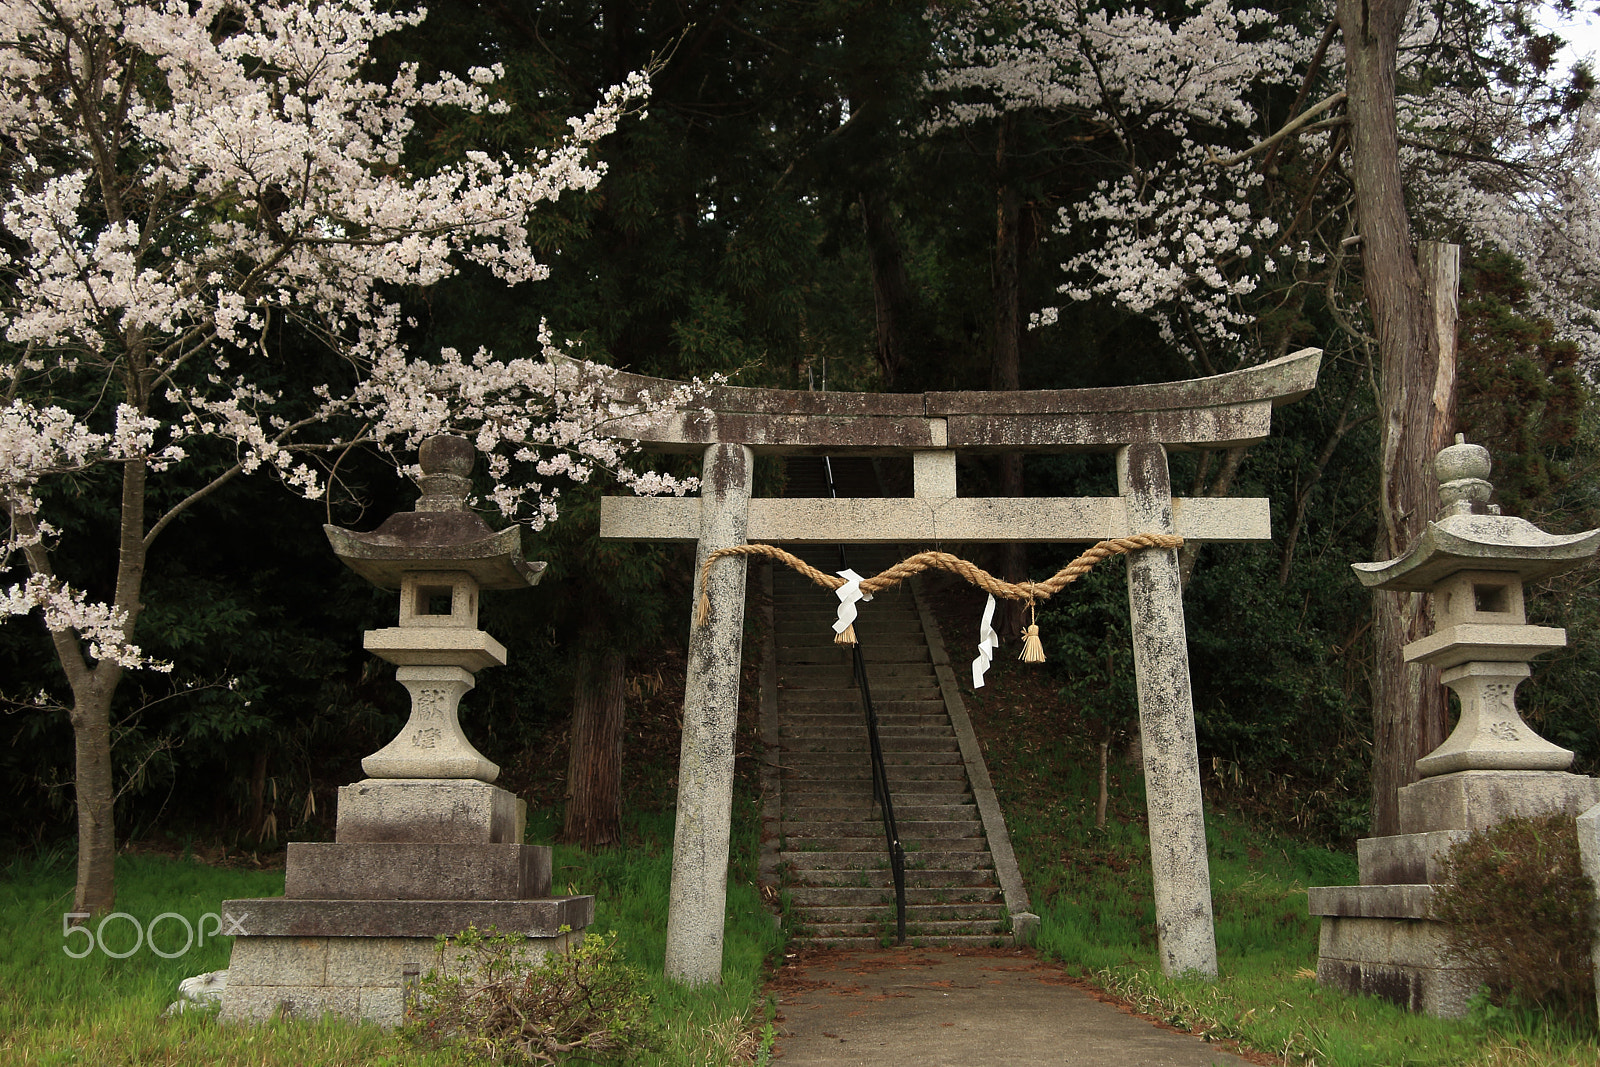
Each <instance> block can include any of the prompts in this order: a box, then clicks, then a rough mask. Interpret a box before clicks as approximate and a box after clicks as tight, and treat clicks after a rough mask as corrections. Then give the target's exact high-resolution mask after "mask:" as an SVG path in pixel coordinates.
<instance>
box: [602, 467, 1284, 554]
mask: <svg viewBox="0 0 1600 1067" xmlns="http://www.w3.org/2000/svg"><path fill="white" fill-rule="evenodd" d="M919 454H920V453H919ZM699 504H700V502H699V501H698V500H695V499H693V498H688V499H682V500H679V499H674V498H668V497H627V496H608V497H603V498H602V499H601V501H600V536H601V538H603V539H609V540H625V541H685V542H686V541H696V540H698V539H699V537H700V532H699V531H700V525H699V524H700V508H699ZM1172 523H1173V532H1175V533H1177V534H1180V535H1182V536H1183V537H1184V538H1186V539H1188V540H1191V541H1215V542H1219V543H1229V542H1246V541H1268V540H1271V538H1272V529H1271V508H1270V502H1269V501H1267V500H1266V499H1265V498H1261V497H1227V498H1225V499H1214V498H1211V497H1187V498H1181V499H1178V500H1174V501H1172ZM747 529H748V532H747V537H748V539H749V540H751V541H767V542H773V543H778V544H836V543H837V544H873V543H882V542H892V543H895V544H907V543H909V544H915V543H921V542H942V543H945V544H951V543H961V542H975V543H976V542H1015V541H1029V542H1039V543H1047V544H1055V543H1059V542H1062V541H1102V540H1105V539H1106V538H1111V537H1127V536H1128V535H1130V534H1135V533H1147V532H1149V531H1148V529H1146V528H1144V527H1140V526H1138V525H1137V524H1136V523H1134V522H1133V520H1132V519H1131V518H1130V517H1129V515H1128V509H1127V505H1126V504H1125V503H1124V501H1123V500H1122V499H1121V498H1120V497H1114V496H1113V497H1062V498H1057V497H958V498H957V497H928V498H923V497H913V498H905V497H899V498H893V497H891V498H880V499H859V498H853V499H840V500H804V499H788V498H783V499H779V498H764V497H763V498H758V499H755V500H751V501H750V505H749V520H748V528H747Z"/></svg>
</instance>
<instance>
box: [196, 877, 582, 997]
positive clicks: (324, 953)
mask: <svg viewBox="0 0 1600 1067" xmlns="http://www.w3.org/2000/svg"><path fill="white" fill-rule="evenodd" d="M248 903H254V902H248ZM463 925H464V924H463ZM582 939H583V934H582V933H581V932H572V933H556V934H552V935H550V936H546V937H530V938H529V939H528V940H527V941H526V942H525V943H524V948H523V954H524V956H525V957H526V958H527V959H528V960H529V961H530V962H535V961H537V960H538V959H540V958H541V957H543V956H544V955H545V954H546V953H548V952H561V951H565V950H566V949H567V948H568V947H569V946H572V945H575V944H577V943H579V942H580V941H581V940H582ZM446 952H447V953H449V954H450V955H451V956H452V957H454V956H456V955H458V954H459V950H456V949H453V948H447V949H446ZM438 964H439V957H438V949H437V945H436V942H435V941H434V939H433V938H432V937H259V936H250V937H239V938H236V939H235V940H234V943H233V958H232V959H231V961H230V962H229V964H228V987H227V989H226V990H225V991H224V992H223V995H222V1014H221V1018H222V1019H223V1020H225V1021H229V1022H260V1021H263V1020H266V1019H271V1018H274V1017H277V1016H280V1015H295V1016H308V1017H316V1016H320V1015H324V1014H332V1015H337V1016H341V1017H343V1018H347V1019H351V1020H358V1019H365V1020H369V1021H371V1022H375V1023H377V1024H378V1025H380V1026H397V1025H399V1024H400V1023H401V1022H403V1021H404V1020H405V1013H406V1008H407V1006H408V1004H410V1003H412V1002H414V998H415V996H416V992H417V987H418V982H419V981H420V979H421V976H422V975H425V974H427V973H428V972H429V971H430V970H433V969H435V968H436V967H437V966H438Z"/></svg>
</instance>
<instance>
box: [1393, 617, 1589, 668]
mask: <svg viewBox="0 0 1600 1067" xmlns="http://www.w3.org/2000/svg"><path fill="white" fill-rule="evenodd" d="M1566 644H1567V631H1565V630H1563V629H1561V628H1560V627H1559V626H1528V625H1526V624H1520V623H1511V624H1505V625H1485V624H1483V623H1461V624H1459V625H1456V626H1445V627H1441V628H1440V629H1437V630H1435V631H1434V632H1433V633H1431V634H1429V635H1428V636H1427V637H1424V638H1421V639H1419V640H1416V641H1413V642H1411V643H1410V644H1409V645H1406V646H1405V648H1404V649H1403V650H1402V651H1403V652H1404V654H1405V658H1406V662H1407V663H1416V662H1420V663H1426V664H1428V665H1429V666H1433V667H1438V668H1439V669H1440V670H1447V669H1449V668H1451V667H1457V666H1460V665H1461V664H1463V663H1473V662H1487V663H1527V662H1528V661H1529V660H1530V659H1533V657H1535V656H1538V655H1542V654H1544V653H1546V652H1549V651H1550V650H1551V649H1556V648H1565V647H1566Z"/></svg>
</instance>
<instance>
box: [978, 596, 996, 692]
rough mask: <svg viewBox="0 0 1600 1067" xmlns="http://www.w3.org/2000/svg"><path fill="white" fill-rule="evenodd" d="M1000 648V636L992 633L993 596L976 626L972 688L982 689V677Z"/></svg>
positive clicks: (984, 607)
mask: <svg viewBox="0 0 1600 1067" xmlns="http://www.w3.org/2000/svg"><path fill="white" fill-rule="evenodd" d="M999 647H1000V636H999V635H998V634H996V633H995V632H994V594H993V593H990V594H989V602H988V603H987V604H985V605H984V606H983V621H982V622H980V623H979V624H978V658H977V659H975V660H973V661H972V688H974V689H982V688H983V675H984V672H985V671H987V670H988V669H989V664H991V663H993V662H994V650H995V649H996V648H999Z"/></svg>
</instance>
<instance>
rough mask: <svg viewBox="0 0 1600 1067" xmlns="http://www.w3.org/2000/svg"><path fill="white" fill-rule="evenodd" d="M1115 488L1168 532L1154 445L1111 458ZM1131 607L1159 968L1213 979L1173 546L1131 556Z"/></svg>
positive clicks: (1143, 520)
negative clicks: (1114, 475)
mask: <svg viewBox="0 0 1600 1067" xmlns="http://www.w3.org/2000/svg"><path fill="white" fill-rule="evenodd" d="M1117 487H1118V489H1119V491H1120V492H1121V493H1122V495H1123V497H1124V498H1125V499H1126V500H1127V501H1128V516H1129V518H1130V519H1131V520H1132V521H1133V523H1134V525H1135V526H1136V527H1137V528H1138V529H1141V530H1147V531H1149V532H1152V533H1164V532H1168V531H1170V530H1171V529H1172V486H1171V483H1170V481H1169V476H1168V472H1167V457H1166V453H1165V451H1164V450H1163V449H1162V448H1161V446H1160V445H1130V446H1128V447H1127V448H1124V449H1122V450H1121V451H1120V452H1118V453H1117ZM1128 609H1129V615H1130V625H1131V627H1132V629H1133V632H1134V633H1135V634H1137V635H1138V640H1136V641H1135V642H1134V645H1133V668H1134V678H1135V682H1136V684H1137V686H1138V691H1139V727H1140V736H1141V739H1142V741H1143V749H1144V777H1145V790H1146V805H1147V810H1148V812H1149V826H1150V866H1151V874H1152V877H1153V882H1154V888H1155V906H1156V939H1157V947H1158V952H1159V953H1160V957H1161V969H1162V971H1163V973H1165V974H1169V975H1180V974H1185V973H1191V972H1192V973H1196V974H1201V975H1206V976H1213V977H1214V976H1215V975H1216V973H1217V944H1216V934H1215V926H1214V920H1213V917H1212V912H1211V874H1210V863H1209V861H1208V859H1207V857H1206V828H1205V813H1204V807H1203V804H1202V800H1201V794H1200V762H1199V756H1198V754H1197V752H1196V749H1195V734H1194V704H1193V699H1192V696H1191V694H1190V689H1189V648H1188V638H1187V633H1186V630H1185V627H1184V620H1183V588H1182V583H1181V582H1180V581H1179V578H1178V554H1177V551H1176V550H1173V549H1163V550H1154V549H1147V550H1145V551H1141V552H1135V553H1132V554H1131V555H1129V556H1128Z"/></svg>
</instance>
